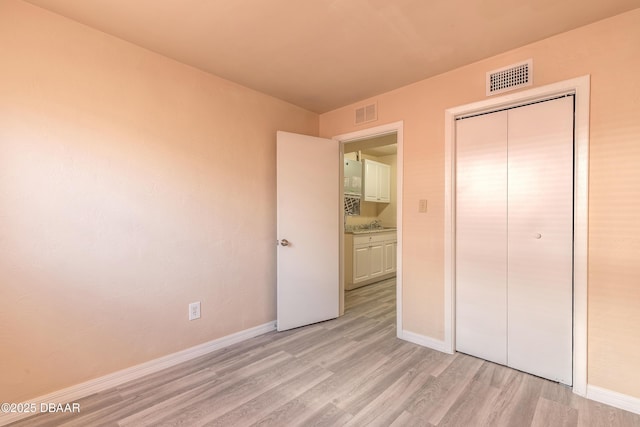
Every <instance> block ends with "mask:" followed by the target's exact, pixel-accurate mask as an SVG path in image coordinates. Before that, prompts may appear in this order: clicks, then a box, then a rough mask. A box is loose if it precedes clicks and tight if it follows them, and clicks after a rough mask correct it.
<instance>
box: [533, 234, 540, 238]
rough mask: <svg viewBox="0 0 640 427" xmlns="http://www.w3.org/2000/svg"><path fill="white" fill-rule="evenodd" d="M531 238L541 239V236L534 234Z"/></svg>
mask: <svg viewBox="0 0 640 427" xmlns="http://www.w3.org/2000/svg"><path fill="white" fill-rule="evenodd" d="M533 237H535V238H536V239H542V234H540V233H536V234H534V235H533Z"/></svg>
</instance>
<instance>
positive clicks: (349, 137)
mask: <svg viewBox="0 0 640 427" xmlns="http://www.w3.org/2000/svg"><path fill="white" fill-rule="evenodd" d="M403 128H404V123H403V122H402V121H399V122H393V123H388V124H386V125H381V126H375V127H372V128H367V129H362V130H359V131H355V132H350V133H345V134H342V135H337V136H334V137H333V139H335V140H337V141H339V142H340V157H341V159H340V161H341V162H342V155H343V154H344V144H345V143H347V142H354V141H357V140H360V139H368V138H374V137H377V136H382V135H387V134H390V133H395V134H396V135H397V143H398V153H397V155H398V160H397V166H396V194H397V196H396V198H397V200H396V213H397V215H396V218H397V220H396V221H397V223H396V227H397V229H398V231H397V237H398V251H397V253H396V262H397V265H396V334H397V337H398V338H400V339H402V198H403V193H402V176H403V172H402V170H403V155H402V152H403ZM341 170H342V169H341ZM341 178H342V177H341ZM340 182H342V179H340ZM343 197H344V194H343ZM342 205H344V200H343V201H342ZM343 230H344V216H343V215H340V230H339V233H340V248H341V252H340V255H341V256H340V314H341V315H342V314H343V312H344V254H343V253H342V250H343V249H342V248H344V232H343Z"/></svg>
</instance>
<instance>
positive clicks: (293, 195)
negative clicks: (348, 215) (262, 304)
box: [277, 131, 342, 331]
mask: <svg viewBox="0 0 640 427" xmlns="http://www.w3.org/2000/svg"><path fill="white" fill-rule="evenodd" d="M339 166H340V151H339V143H338V141H334V140H330V139H323V138H316V137H312V136H306V135H298V134H294V133H288V132H281V131H278V137H277V168H278V171H277V180H278V183H277V187H278V188H277V191H278V196H277V199H278V201H277V209H278V219H277V222H278V231H277V233H278V234H277V236H278V249H277V250H278V290H277V296H278V300H277V304H278V306H277V312H278V313H277V320H278V326H277V327H278V330H279V331H284V330H287V329H292V328H297V327H299V326H304V325H309V324H311V323H316V322H321V321H323V320H328V319H333V318H335V317H338V310H339V308H338V307H339V280H340V273H339V272H340V259H339V256H340V240H339V237H340V236H339V225H340V223H339V221H340V215H341V212H342V209H341V206H340V188H341V187H340V182H339V179H340V175H339V174H340V169H339Z"/></svg>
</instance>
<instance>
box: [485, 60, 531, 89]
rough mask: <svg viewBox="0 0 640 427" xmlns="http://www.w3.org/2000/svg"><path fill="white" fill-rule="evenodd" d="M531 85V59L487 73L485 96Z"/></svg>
mask: <svg viewBox="0 0 640 427" xmlns="http://www.w3.org/2000/svg"><path fill="white" fill-rule="evenodd" d="M532 84H533V59H528V60H526V61H523V62H519V63H517V64H513V65H508V66H506V67H503V68H499V69H497V70H493V71H489V72H488V73H487V96H490V95H495V94H496V93H502V92H508V91H510V90H515V89H518V88H521V87H525V86H531V85H532Z"/></svg>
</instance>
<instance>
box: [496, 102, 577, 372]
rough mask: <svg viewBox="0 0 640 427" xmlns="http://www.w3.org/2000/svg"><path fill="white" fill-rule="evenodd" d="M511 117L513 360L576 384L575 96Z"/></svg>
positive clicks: (510, 314) (516, 364) (528, 108)
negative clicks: (574, 270)
mask: <svg viewBox="0 0 640 427" xmlns="http://www.w3.org/2000/svg"><path fill="white" fill-rule="evenodd" d="M508 122H509V126H508V127H509V130H508V140H509V160H508V175H509V184H508V228H509V232H508V259H509V263H508V278H507V282H508V292H507V294H508V302H507V307H508V325H509V327H508V338H507V339H508V365H509V366H511V367H513V368H516V369H520V370H523V371H526V372H530V373H532V374H535V375H538V376H541V377H544V378H548V379H551V380H554V381H560V382H562V383H565V384H571V383H572V349H573V343H572V317H573V314H572V304H573V302H572V301H573V277H572V265H573V263H572V257H573V98H572V97H568V98H560V99H556V100H553V101H547V102H542V103H538V104H533V105H528V106H526V107H520V108H515V109H512V110H509V111H508Z"/></svg>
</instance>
